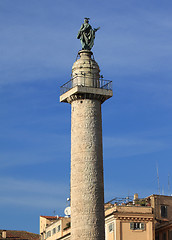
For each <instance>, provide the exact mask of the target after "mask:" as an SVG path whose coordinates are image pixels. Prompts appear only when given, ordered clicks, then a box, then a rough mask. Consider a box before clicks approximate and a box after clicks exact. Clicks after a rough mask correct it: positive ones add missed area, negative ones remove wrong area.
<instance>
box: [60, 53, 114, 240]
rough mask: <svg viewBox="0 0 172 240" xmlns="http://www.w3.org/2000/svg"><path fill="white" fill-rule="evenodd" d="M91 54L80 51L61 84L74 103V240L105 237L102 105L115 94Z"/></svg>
mask: <svg viewBox="0 0 172 240" xmlns="http://www.w3.org/2000/svg"><path fill="white" fill-rule="evenodd" d="M92 55H93V53H92V52H91V51H89V50H82V51H80V52H79V56H80V58H79V59H77V61H76V62H75V63H74V64H73V67H72V79H71V81H70V82H67V83H66V84H64V85H63V86H62V87H61V89H62V95H61V96H60V101H61V102H67V103H70V104H71V240H104V239H105V229H104V228H105V226H104V184H103V154H102V120H101V104H102V103H103V102H104V101H106V100H107V99H109V98H110V97H112V95H113V93H112V89H111V88H110V87H109V85H108V84H109V82H110V81H109V82H107V81H106V82H103V80H100V79H99V77H100V75H99V72H100V69H99V66H98V64H97V63H96V61H95V60H94V58H93V57H92Z"/></svg>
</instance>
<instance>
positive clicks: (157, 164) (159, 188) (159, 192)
mask: <svg viewBox="0 0 172 240" xmlns="http://www.w3.org/2000/svg"><path fill="white" fill-rule="evenodd" d="M156 171H157V180H158V192H159V195H160V194H161V193H160V184H159V173H158V164H157V166H156Z"/></svg>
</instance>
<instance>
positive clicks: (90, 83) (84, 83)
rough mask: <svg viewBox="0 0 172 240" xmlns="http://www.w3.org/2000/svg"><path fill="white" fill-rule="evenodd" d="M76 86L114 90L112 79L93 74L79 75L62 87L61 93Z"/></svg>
mask: <svg viewBox="0 0 172 240" xmlns="http://www.w3.org/2000/svg"><path fill="white" fill-rule="evenodd" d="M76 86H81V87H91V88H100V89H106V90H112V81H109V80H104V79H103V78H99V79H98V78H96V77H92V76H89V77H87V76H84V75H77V76H76V77H74V78H72V79H71V80H70V81H68V82H67V83H65V84H63V85H62V86H61V87H60V95H62V94H64V93H66V92H67V91H69V90H70V89H72V88H73V87H76Z"/></svg>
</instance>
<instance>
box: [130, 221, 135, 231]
mask: <svg viewBox="0 0 172 240" xmlns="http://www.w3.org/2000/svg"><path fill="white" fill-rule="evenodd" d="M130 229H132V230H134V223H133V222H131V223H130Z"/></svg>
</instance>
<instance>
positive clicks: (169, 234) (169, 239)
mask: <svg viewBox="0 0 172 240" xmlns="http://www.w3.org/2000/svg"><path fill="white" fill-rule="evenodd" d="M168 240H172V230H169V231H168Z"/></svg>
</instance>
